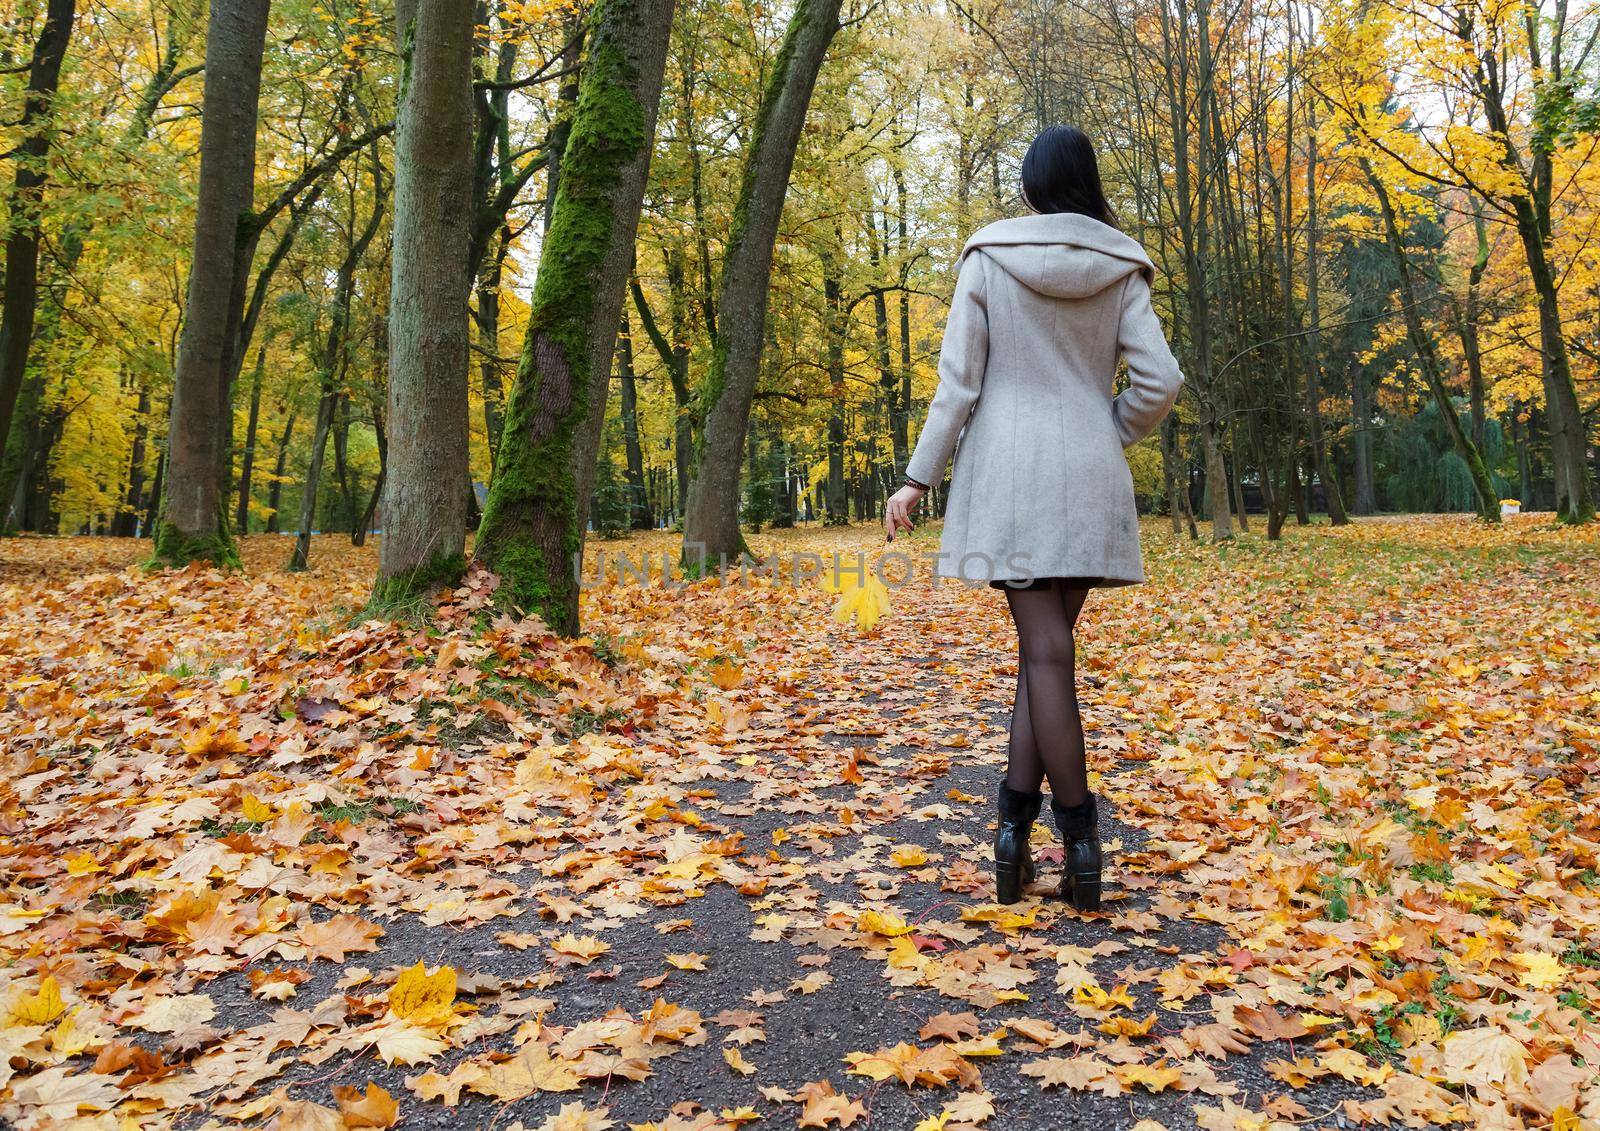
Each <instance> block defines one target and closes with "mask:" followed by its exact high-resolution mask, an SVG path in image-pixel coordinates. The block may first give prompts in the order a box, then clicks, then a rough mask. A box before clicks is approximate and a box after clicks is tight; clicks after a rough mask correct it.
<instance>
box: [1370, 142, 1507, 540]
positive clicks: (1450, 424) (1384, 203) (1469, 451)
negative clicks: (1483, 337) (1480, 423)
mask: <svg viewBox="0 0 1600 1131" xmlns="http://www.w3.org/2000/svg"><path fill="white" fill-rule="evenodd" d="M1361 171H1362V172H1363V173H1365V174H1366V176H1367V183H1368V184H1370V185H1371V186H1372V191H1373V193H1374V194H1376V196H1377V198H1378V210H1379V212H1380V213H1381V214H1382V216H1383V228H1384V234H1385V235H1386V236H1387V237H1388V241H1389V253H1390V254H1391V255H1392V256H1393V257H1394V265H1395V271H1396V273H1397V274H1398V275H1399V278H1400V299H1401V301H1402V302H1403V303H1404V304H1405V307H1404V309H1405V321H1406V332H1407V333H1408V334H1409V335H1410V337H1411V348H1412V349H1413V350H1415V351H1416V354H1417V365H1418V367H1419V368H1421V370H1422V378H1423V380H1424V381H1425V382H1426V383H1427V385H1428V389H1429V391H1430V392H1432V394H1433V399H1434V403H1435V404H1436V405H1437V406H1438V408H1439V416H1440V418H1441V420H1442V422H1443V424H1444V426H1445V429H1446V431H1448V432H1449V434H1450V439H1451V441H1452V442H1453V443H1454V445H1455V449H1456V451H1457V452H1458V453H1459V454H1460V456H1461V459H1462V461H1463V462H1464V463H1466V465H1467V470H1468V472H1470V473H1471V475H1472V486H1473V490H1474V491H1475V492H1476V493H1477V496H1478V517H1479V518H1481V519H1483V521H1484V522H1499V521H1500V499H1499V496H1498V495H1497V494H1496V493H1495V489H1494V484H1493V483H1492V482H1491V481H1490V479H1489V469H1488V468H1487V467H1485V466H1484V462H1483V453H1481V452H1480V451H1479V450H1478V446H1477V445H1476V444H1474V443H1473V442H1472V438H1471V437H1470V436H1468V435H1467V433H1466V431H1465V430H1464V429H1463V428H1462V427H1461V418H1460V417H1459V416H1457V415H1456V408H1455V405H1454V404H1452V403H1451V401H1450V393H1449V390H1447V389H1446V388H1445V386H1444V376H1443V374H1442V372H1441V370H1440V366H1439V356H1438V354H1437V353H1435V352H1434V345H1433V339H1432V338H1431V337H1430V336H1429V335H1428V331H1427V329H1426V328H1425V327H1424V326H1423V325H1422V316H1421V314H1420V313H1419V312H1418V300H1417V293H1416V287H1415V285H1414V284H1413V283H1412V280H1411V263H1410V260H1408V259H1407V258H1406V250H1405V245H1404V244H1403V243H1401V241H1400V225H1399V222H1398V221H1397V220H1396V218H1395V213H1394V205H1393V204H1392V203H1391V201H1390V199H1389V190H1388V189H1387V188H1386V187H1385V186H1384V184H1383V182H1382V181H1381V180H1379V179H1378V177H1377V175H1376V174H1375V173H1374V172H1373V170H1372V164H1371V162H1369V161H1367V160H1366V159H1365V158H1362V159H1361Z"/></svg>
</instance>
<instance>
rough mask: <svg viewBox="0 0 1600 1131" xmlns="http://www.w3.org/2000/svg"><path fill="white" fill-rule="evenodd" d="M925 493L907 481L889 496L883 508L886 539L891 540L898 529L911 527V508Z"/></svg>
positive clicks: (920, 500) (907, 529)
mask: <svg viewBox="0 0 1600 1131" xmlns="http://www.w3.org/2000/svg"><path fill="white" fill-rule="evenodd" d="M926 494H927V492H926V491H924V490H922V489H921V488H920V487H913V486H911V484H909V483H907V484H906V485H905V486H904V487H902V488H900V490H898V491H896V492H895V493H894V494H893V495H891V496H889V503H888V505H887V506H885V507H884V508H883V534H884V537H885V538H886V539H887V540H888V541H890V542H893V541H894V536H895V535H896V534H897V533H899V532H900V531H902V530H906V531H909V530H910V529H911V510H912V508H913V507H915V506H916V505H917V504H918V503H920V502H922V496H924V495H926Z"/></svg>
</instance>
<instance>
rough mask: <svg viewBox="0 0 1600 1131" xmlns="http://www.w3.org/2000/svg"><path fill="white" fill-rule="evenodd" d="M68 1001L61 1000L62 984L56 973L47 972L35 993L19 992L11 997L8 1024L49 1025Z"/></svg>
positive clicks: (59, 1014) (14, 1025) (13, 1025)
mask: <svg viewBox="0 0 1600 1131" xmlns="http://www.w3.org/2000/svg"><path fill="white" fill-rule="evenodd" d="M66 1008H67V1006H66V1003H65V1002H63V1001H62V1000H61V986H60V984H58V983H57V982H56V979H55V975H54V974H46V975H45V976H44V977H43V978H42V979H41V980H40V982H39V988H38V989H37V990H35V991H34V992H33V993H31V994H30V993H19V994H18V995H17V996H15V997H14V998H12V999H11V1008H10V1010H9V1014H10V1016H9V1017H8V1018H7V1021H6V1024H7V1025H9V1026H12V1027H20V1026H24V1025H48V1024H50V1022H52V1021H54V1020H55V1019H56V1018H57V1017H60V1016H61V1014H62V1013H63V1012H64V1011H65V1010H66Z"/></svg>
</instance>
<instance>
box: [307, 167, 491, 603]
mask: <svg viewBox="0 0 1600 1131" xmlns="http://www.w3.org/2000/svg"><path fill="white" fill-rule="evenodd" d="M372 175H373V181H372V211H371V213H370V214H369V215H368V216H367V222H366V225H365V226H364V227H363V228H362V229H361V231H360V232H359V233H358V232H356V230H355V223H356V204H355V197H354V195H353V194H352V196H351V203H350V215H349V217H348V220H347V223H348V225H349V227H348V228H347V231H348V232H349V233H350V244H349V246H348V247H347V248H346V249H345V254H344V258H343V259H342V260H341V261H340V263H339V270H338V273H337V274H336V275H335V276H334V284H333V313H332V317H331V318H330V319H329V321H328V336H327V338H326V340H325V341H324V342H323V346H322V357H321V358H320V359H319V364H318V366H317V375H318V378H319V381H318V384H319V386H320V388H321V390H322V395H321V397H320V398H318V401H317V423H316V427H315V429H314V430H313V432H312V436H311V465H310V467H308V468H307V469H306V482H305V490H304V491H303V492H302V493H301V496H300V525H299V526H298V527H297V528H296V532H295V540H294V549H293V551H291V553H290V555H289V569H290V571H291V572H293V571H297V570H303V569H305V568H306V563H307V561H308V560H309V558H310V554H311V528H312V527H313V526H314V525H315V524H316V516H317V494H318V492H319V491H320V489H321V486H322V462H323V459H324V453H325V451H326V448H327V444H328V432H329V430H330V429H331V428H333V426H334V417H335V414H336V413H338V412H339V410H340V408H341V407H342V406H344V405H346V404H347V403H348V402H347V401H346V398H345V396H344V378H345V374H346V372H347V370H348V367H349V351H348V348H347V343H348V341H349V336H350V335H349V329H350V306H351V303H352V302H354V300H355V284H356V271H357V269H358V268H360V266H361V261H362V260H363V259H364V258H366V254H367V248H368V247H370V246H371V244H372V240H373V237H375V236H376V235H377V234H378V228H379V227H380V226H381V225H382V223H383V212H384V200H385V194H384V187H383V176H384V175H383V166H382V164H381V163H380V162H379V161H378V160H377V159H376V157H374V160H373V162H372ZM461 301H462V303H463V304H464V303H465V302H466V293H465V291H463V292H462V296H461ZM465 379H466V374H465V373H463V374H462V380H463V381H465ZM463 422H464V418H463ZM348 427H349V425H348V418H346V421H345V422H344V424H343V430H344V431H348ZM335 462H336V463H337V464H338V474H339V489H340V496H341V497H342V498H343V500H344V504H345V515H346V517H347V518H348V519H349V522H350V527H351V530H352V531H354V529H355V523H356V517H357V516H356V513H355V500H354V498H353V497H352V495H351V490H350V483H349V473H348V470H347V468H346V467H345V436H343V435H341V436H340V437H339V439H338V442H337V444H336V446H335Z"/></svg>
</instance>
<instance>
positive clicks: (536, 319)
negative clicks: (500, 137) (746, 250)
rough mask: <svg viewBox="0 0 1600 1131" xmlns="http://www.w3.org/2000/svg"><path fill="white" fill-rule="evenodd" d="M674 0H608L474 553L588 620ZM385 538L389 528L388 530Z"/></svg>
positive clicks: (508, 583)
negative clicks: (611, 407)
mask: <svg viewBox="0 0 1600 1131" xmlns="http://www.w3.org/2000/svg"><path fill="white" fill-rule="evenodd" d="M672 10H673V0H597V3H596V4H595V5H594V7H593V8H592V9H591V10H590V13H589V25H588V33H587V40H588V57H587V59H586V61H585V63H584V67H583V78H582V83H581V89H580V90H579V93H578V103H577V109H576V111H575V112H574V114H573V119H572V135H571V138H570V139H569V140H568V142H567V147H566V151H565V153H564V154H563V157H562V174H561V184H560V187H559V188H558V190H557V196H556V201H555V206H554V209H553V210H552V213H551V217H550V227H549V230H548V232H547V233H546V235H545V240H544V247H543V249H542V250H541V252H540V257H539V274H538V277H537V278H536V279H535V281H534V288H533V297H532V299H531V301H530V304H529V310H528V330H527V336H526V337H525V338H524V340H523V344H522V359H521V362H520V364H519V365H518V367H517V379H516V382H515V383H514V384H513V385H512V387H511V398H510V400H509V402H508V403H507V406H506V422H505V432H504V434H503V435H502V437H501V440H500V461H499V467H498V469H497V471H496V474H495V479H494V483H493V485H492V486H491V487H490V489H489V499H488V502H487V504H486V505H485V507H484V514H483V524H482V526H481V527H480V529H479V531H478V544H477V550H476V553H477V556H478V557H479V559H481V560H482V561H483V562H484V563H485V564H486V565H487V566H488V567H489V568H490V569H492V570H494V571H495V572H497V573H499V574H500V577H501V582H502V584H501V589H500V595H501V597H502V599H504V600H506V601H507V602H509V603H510V604H511V605H513V606H515V607H518V608H522V609H525V610H527V611H529V612H534V613H537V614H539V615H540V616H542V617H543V618H544V619H545V622H546V623H547V624H549V625H550V626H551V628H553V629H554V630H555V631H557V632H561V633H566V634H572V633H576V632H577V631H578V585H577V574H576V571H575V569H574V559H575V558H576V557H579V556H581V555H582V553H583V535H584V528H585V526H586V525H587V521H588V510H589V497H590V495H591V493H592V492H593V489H594V479H595V459H596V456H597V454H598V451H599V447H600V431H601V426H602V425H603V423H604V421H605V405H606V394H607V391H608V387H609V385H610V377H611V360H612V355H613V350H614V349H615V346H616V339H617V326H618V325H619V323H620V321H621V318H622V300H623V294H624V289H625V288H626V286H627V282H628V270H629V267H630V265H631V264H632V261H633V243H634V233H635V231H636V230H637V228H638V223H639V210H640V208H641V206H642V205H643V203H644V187H645V178H646V174H647V173H648V171H649V168H650V151H651V149H652V147H653V143H654V138H655V124H656V111H657V109H658V108H659V104H660V101H661V80H662V74H663V71H664V70H665V67H666V56H667V41H668V38H669V36H670V33H671V30H672ZM387 541H388V539H387V538H385V542H387Z"/></svg>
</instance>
